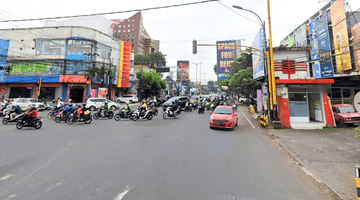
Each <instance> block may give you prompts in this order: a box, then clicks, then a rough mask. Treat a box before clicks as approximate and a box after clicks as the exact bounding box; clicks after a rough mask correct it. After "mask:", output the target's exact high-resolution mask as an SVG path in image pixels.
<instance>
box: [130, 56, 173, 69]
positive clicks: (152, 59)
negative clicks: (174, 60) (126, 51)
mask: <svg viewBox="0 0 360 200" xmlns="http://www.w3.org/2000/svg"><path fill="white" fill-rule="evenodd" d="M134 64H135V65H146V66H147V67H150V68H152V69H154V68H155V67H164V66H166V59H165V56H164V55H163V54H162V53H161V52H156V53H152V54H149V55H148V56H143V55H137V56H135V58H134Z"/></svg>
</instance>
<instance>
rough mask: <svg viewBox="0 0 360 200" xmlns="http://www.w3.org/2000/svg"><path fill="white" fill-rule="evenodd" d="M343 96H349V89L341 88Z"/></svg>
mask: <svg viewBox="0 0 360 200" xmlns="http://www.w3.org/2000/svg"><path fill="white" fill-rule="evenodd" d="M342 93H343V98H349V97H350V89H342Z"/></svg>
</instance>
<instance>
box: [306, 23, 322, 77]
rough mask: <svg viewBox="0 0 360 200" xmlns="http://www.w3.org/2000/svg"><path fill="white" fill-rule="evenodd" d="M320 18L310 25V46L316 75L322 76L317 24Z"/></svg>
mask: <svg viewBox="0 0 360 200" xmlns="http://www.w3.org/2000/svg"><path fill="white" fill-rule="evenodd" d="M318 20H319V18H316V19H315V20H314V21H312V22H311V23H310V25H309V33H310V47H311V60H312V61H313V72H314V76H315V77H318V78H319V77H320V74H321V73H320V58H319V49H318V44H317V34H316V29H317V27H316V25H317V21H318Z"/></svg>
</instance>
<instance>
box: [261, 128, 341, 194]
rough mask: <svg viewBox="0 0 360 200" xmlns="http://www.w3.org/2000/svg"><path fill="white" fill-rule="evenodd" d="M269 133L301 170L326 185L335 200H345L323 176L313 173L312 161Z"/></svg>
mask: <svg viewBox="0 0 360 200" xmlns="http://www.w3.org/2000/svg"><path fill="white" fill-rule="evenodd" d="M267 135H268V136H269V137H270V138H271V139H274V140H275V141H276V142H277V143H278V144H279V145H280V146H281V147H282V148H283V150H284V151H285V152H287V153H288V154H289V155H290V156H291V157H292V158H293V159H294V160H295V161H296V162H297V163H296V164H298V165H299V166H300V167H301V170H302V171H303V172H304V173H305V174H306V175H308V176H310V177H311V178H312V179H314V180H315V181H316V182H318V183H319V184H321V185H323V186H324V187H326V188H327V189H328V190H329V191H330V193H331V196H332V198H333V199H335V200H343V199H342V198H341V197H340V196H339V195H338V194H337V193H336V192H335V191H334V190H333V189H331V188H330V187H329V186H327V185H326V184H325V183H324V182H323V181H322V180H321V178H319V177H318V176H316V175H315V174H313V173H312V172H311V171H314V170H313V167H312V166H311V164H310V163H308V162H307V161H306V160H304V159H302V158H301V157H300V156H299V155H297V154H296V153H295V152H294V151H293V150H292V149H291V148H290V147H289V146H287V145H286V143H284V142H283V141H282V140H281V139H280V138H279V137H278V136H276V135H274V134H271V133H267Z"/></svg>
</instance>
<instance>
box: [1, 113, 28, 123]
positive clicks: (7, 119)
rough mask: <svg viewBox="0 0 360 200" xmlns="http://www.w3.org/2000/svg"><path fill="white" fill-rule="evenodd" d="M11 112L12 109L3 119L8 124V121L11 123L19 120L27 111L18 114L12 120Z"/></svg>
mask: <svg viewBox="0 0 360 200" xmlns="http://www.w3.org/2000/svg"><path fill="white" fill-rule="evenodd" d="M11 113H12V112H11V111H7V113H6V115H5V117H4V119H3V120H2V123H3V124H7V123H11V122H18V121H19V120H21V119H22V117H23V116H24V115H25V113H22V114H19V115H16V116H15V117H14V118H13V119H12V120H10V114H11Z"/></svg>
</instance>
